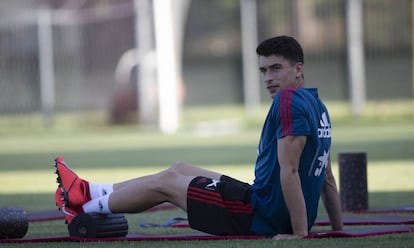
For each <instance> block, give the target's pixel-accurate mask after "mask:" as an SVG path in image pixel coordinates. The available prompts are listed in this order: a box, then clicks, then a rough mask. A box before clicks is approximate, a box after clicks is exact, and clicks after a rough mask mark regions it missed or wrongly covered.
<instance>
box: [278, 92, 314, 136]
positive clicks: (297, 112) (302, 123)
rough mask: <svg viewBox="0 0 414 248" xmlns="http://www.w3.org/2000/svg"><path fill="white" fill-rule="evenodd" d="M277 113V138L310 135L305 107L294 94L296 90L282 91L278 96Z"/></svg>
mask: <svg viewBox="0 0 414 248" xmlns="http://www.w3.org/2000/svg"><path fill="white" fill-rule="evenodd" d="M278 95H279V96H278V99H277V100H278V104H276V105H278V108H277V109H275V111H277V112H278V114H277V116H278V118H276V120H277V121H276V123H275V124H276V125H277V138H278V139H280V138H282V137H285V136H299V135H305V136H307V135H309V134H310V124H309V120H308V118H307V114H306V105H305V103H304V102H303V101H301V99H300V97H298V96H297V94H296V89H294V88H289V89H283V90H281V91H280V92H279V94H278Z"/></svg>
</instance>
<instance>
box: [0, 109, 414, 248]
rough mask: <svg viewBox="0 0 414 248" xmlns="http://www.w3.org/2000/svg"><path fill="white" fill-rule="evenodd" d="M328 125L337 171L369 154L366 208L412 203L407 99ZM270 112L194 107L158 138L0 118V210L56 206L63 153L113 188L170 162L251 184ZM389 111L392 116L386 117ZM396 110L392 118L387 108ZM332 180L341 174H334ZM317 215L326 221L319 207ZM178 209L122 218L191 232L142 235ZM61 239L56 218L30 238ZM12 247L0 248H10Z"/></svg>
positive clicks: (413, 135)
mask: <svg viewBox="0 0 414 248" xmlns="http://www.w3.org/2000/svg"><path fill="white" fill-rule="evenodd" d="M328 107H329V108H330V109H331V115H332V122H333V126H334V129H333V137H334V138H333V146H332V152H331V154H332V159H333V165H334V171H335V173H336V174H338V164H337V155H338V153H340V152H353V151H356V152H360V151H362V152H367V154H368V190H369V205H370V207H371V208H382V207H395V206H404V205H414V180H413V179H412V177H413V175H414V110H413V109H414V108H413V103H412V102H393V103H372V104H370V105H369V106H368V107H367V109H366V111H365V112H364V114H363V115H362V116H360V117H358V118H353V117H351V116H350V115H349V112H348V108H347V106H346V105H344V104H341V103H329V104H328ZM266 109H267V107H264V108H263V110H262V111H260V112H259V113H258V114H257V115H256V116H250V117H245V116H244V115H243V110H242V108H241V107H238V106H230V107H229V106H227V107H220V108H209V109H205V108H195V109H188V110H186V111H185V112H184V113H183V125H182V129H181V130H180V131H179V132H178V133H177V134H175V135H171V136H164V135H161V134H159V133H158V132H157V131H155V130H152V129H148V128H142V127H140V128H138V127H136V126H135V125H131V126H122V127H119V126H118V127H110V126H107V125H106V124H104V122H103V120H104V115H102V114H93V115H88V116H87V117H85V116H82V117H81V118H79V116H74V115H62V116H59V117H58V118H57V119H56V122H55V124H56V125H55V127H53V128H51V129H44V128H43V127H42V125H41V120H40V119H39V118H38V117H36V116H29V117H28V116H17V117H13V118H11V117H7V118H5V117H4V118H0V140H1V142H0V206H19V207H21V208H23V209H25V210H26V211H36V210H47V209H54V208H55V204H54V200H53V192H54V190H55V189H56V183H55V174H54V173H53V172H54V169H53V167H52V162H53V159H54V158H55V157H56V156H57V155H63V156H64V158H65V159H66V161H67V162H68V163H69V164H70V165H71V166H72V168H74V169H75V170H76V171H77V172H79V174H81V176H83V177H85V178H87V179H90V180H92V181H97V182H116V181H120V180H125V179H129V178H131V177H136V176H141V175H146V174H148V173H154V172H157V171H159V170H162V169H164V168H167V167H168V166H169V165H171V164H173V163H175V162H177V161H187V162H191V163H193V164H196V165H199V166H201V167H204V168H208V169H213V170H216V171H220V172H223V173H226V174H230V175H232V176H235V177H237V178H240V179H242V180H244V181H247V182H251V181H252V179H253V165H254V161H255V155H256V146H257V142H258V138H259V135H260V131H261V130H260V129H261V122H262V121H263V119H264V116H265V113H266ZM391 110H393V111H391ZM394 110H395V111H394ZM337 179H338V177H337ZM320 215H321V216H325V215H326V214H325V212H324V209H323V208H321V209H320ZM173 216H185V214H184V213H183V212H181V211H180V210H168V211H158V212H153V213H142V214H134V215H127V218H128V223H129V226H130V228H129V231H130V232H146V233H160V234H161V233H162V234H164V233H171V232H191V230H189V229H179V230H176V229H172V228H170V229H168V228H165V229H142V228H139V227H138V223H139V222H141V221H151V222H158V223H162V222H165V221H166V220H167V219H169V218H170V217H173ZM65 234H67V230H66V226H65V225H64V223H63V221H50V222H43V223H32V224H31V225H30V228H29V232H28V234H27V235H26V236H27V237H36V236H53V235H65ZM413 243H414V235H413V234H399V235H385V236H377V237H369V238H357V239H350V238H343V239H323V240H295V241H272V240H261V241H252V240H250V241H248V240H244V241H243V240H231V241H197V242H179V243H177V242H171V241H170V242H167V241H165V242H139V243H137V242H115V243H85V244H82V243H81V244H79V243H44V244H31V245H30V246H31V247H36V246H38V247H72V246H77V247H129V246H131V247H132V246H140V247H175V246H177V245H179V246H180V247H194V246H198V247H211V246H215V247H273V246H274V247H276V246H277V247H321V246H323V247H330V246H334V245H335V246H337V247H350V246H358V247H412V244H413ZM15 246H19V245H18V244H2V247H15Z"/></svg>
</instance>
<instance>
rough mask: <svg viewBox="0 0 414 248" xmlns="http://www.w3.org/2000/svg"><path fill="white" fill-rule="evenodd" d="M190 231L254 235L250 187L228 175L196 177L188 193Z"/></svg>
mask: <svg viewBox="0 0 414 248" xmlns="http://www.w3.org/2000/svg"><path fill="white" fill-rule="evenodd" d="M187 213H188V222H189V224H190V226H191V228H193V229H196V230H199V231H203V232H206V233H210V234H215V235H252V234H253V233H252V232H251V231H250V226H251V224H252V218H253V209H252V207H251V201H250V185H249V184H247V183H243V182H240V181H238V180H236V179H233V178H231V177H228V176H222V177H221V178H220V181H217V180H213V179H210V178H206V177H196V178H194V179H193V180H192V181H191V183H190V185H189V186H188V193H187Z"/></svg>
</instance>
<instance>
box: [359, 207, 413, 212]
mask: <svg viewBox="0 0 414 248" xmlns="http://www.w3.org/2000/svg"><path fill="white" fill-rule="evenodd" d="M353 213H357V214H381V213H414V206H402V207H395V208H381V209H368V210H357V211H353Z"/></svg>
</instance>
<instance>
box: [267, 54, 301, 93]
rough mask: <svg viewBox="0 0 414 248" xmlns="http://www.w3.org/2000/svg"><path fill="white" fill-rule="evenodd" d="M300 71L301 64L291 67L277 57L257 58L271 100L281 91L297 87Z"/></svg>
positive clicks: (284, 60)
mask: <svg viewBox="0 0 414 248" xmlns="http://www.w3.org/2000/svg"><path fill="white" fill-rule="evenodd" d="M302 69H303V64H302V63H296V64H294V65H291V64H290V63H289V61H288V60H287V59H285V58H284V57H282V56H279V55H270V56H268V57H265V56H259V70H260V74H261V77H262V80H263V81H264V83H265V86H266V89H267V90H268V91H269V93H270V96H271V97H272V98H273V97H274V96H275V95H276V93H277V92H278V91H279V90H281V89H284V88H288V87H297V86H299V84H300V83H301V82H302V80H301V77H302Z"/></svg>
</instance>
